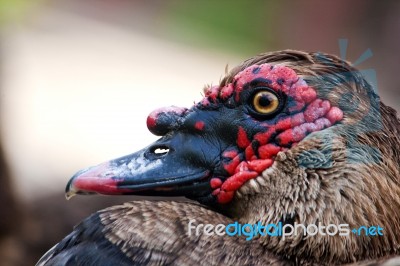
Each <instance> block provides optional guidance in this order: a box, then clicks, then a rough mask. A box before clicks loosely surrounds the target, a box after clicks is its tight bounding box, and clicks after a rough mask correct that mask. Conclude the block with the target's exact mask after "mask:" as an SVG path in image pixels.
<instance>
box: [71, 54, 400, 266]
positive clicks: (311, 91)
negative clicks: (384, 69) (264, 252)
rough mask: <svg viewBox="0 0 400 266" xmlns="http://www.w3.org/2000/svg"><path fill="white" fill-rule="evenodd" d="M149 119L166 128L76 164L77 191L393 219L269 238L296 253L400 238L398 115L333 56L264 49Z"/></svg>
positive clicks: (361, 219) (243, 214)
mask: <svg viewBox="0 0 400 266" xmlns="http://www.w3.org/2000/svg"><path fill="white" fill-rule="evenodd" d="M147 126H148V129H149V130H150V131H151V132H152V133H153V134H155V135H158V136H161V138H160V139H159V140H157V141H156V142H154V143H152V144H151V145H149V146H148V147H146V148H144V149H142V150H140V151H138V152H135V153H133V154H131V155H127V156H124V157H121V158H117V159H114V160H111V161H109V162H105V163H103V164H100V165H98V166H94V167H90V168H88V169H85V170H82V171H80V172H78V173H77V174H76V175H75V176H73V177H72V179H71V180H70V181H69V183H68V185H67V188H66V192H67V195H68V196H71V195H73V194H92V193H100V194H134V195H151V196H185V197H188V198H190V199H193V200H196V201H199V202H201V203H203V204H205V205H208V206H211V207H214V208H215V209H217V210H219V211H221V212H223V213H225V214H227V215H229V216H231V217H233V218H237V219H238V220H240V221H241V222H243V223H253V224H255V223H257V222H259V221H261V222H263V223H275V224H278V223H279V222H282V223H283V224H293V223H302V224H306V225H307V224H318V223H321V224H324V225H329V224H336V225H339V224H349V228H350V229H352V228H353V227H354V228H355V227H359V226H363V225H364V226H372V225H375V226H378V225H379V226H381V227H384V228H386V229H385V230H388V231H387V235H386V236H384V237H380V238H368V237H366V236H364V237H362V236H361V237H356V236H354V235H350V236H347V237H339V236H337V237H330V238H327V237H326V236H325V237H322V236H316V237H314V238H304V236H303V235H297V236H291V237H288V238H286V239H285V240H283V239H281V238H263V239H262V240H261V241H262V242H263V244H265V245H266V246H267V247H268V248H269V249H271V250H274V251H275V252H277V253H281V254H284V255H285V256H288V257H290V256H299V255H303V256H310V257H313V258H314V259H315V260H316V261H320V262H321V261H325V262H327V261H328V262H333V261H335V262H340V261H343V262H346V261H347V262H348V261H352V260H355V259H359V258H367V257H371V258H374V257H377V256H380V255H382V254H385V253H387V252H393V250H399V249H400V237H399V236H395V233H394V232H399V231H400V214H399V212H398V210H399V209H400V179H399V168H398V165H399V163H400V154H399V152H398V150H397V149H398V148H399V146H400V139H399V134H400V130H399V121H398V119H397V117H396V113H395V111H394V110H393V109H391V108H389V107H387V106H385V105H384V104H382V103H381V102H380V100H379V97H378V96H377V95H376V94H375V92H374V91H373V89H372V88H371V86H370V85H369V84H368V82H366V81H365V79H364V78H363V77H362V75H361V74H360V72H359V71H357V70H356V69H354V68H353V67H351V66H350V65H349V64H348V63H347V62H344V61H342V60H340V59H338V58H336V57H335V56H330V55H326V54H320V53H305V52H298V51H281V52H275V53H268V54H262V55H260V56H257V57H255V58H252V59H250V60H247V61H245V62H244V63H243V64H241V65H240V66H238V67H236V68H234V69H233V70H232V71H231V72H230V73H229V74H228V75H227V76H226V77H225V78H224V79H223V80H222V81H221V83H220V84H219V85H217V86H211V87H209V88H207V89H206V90H205V97H204V98H203V99H202V100H201V101H200V102H198V103H197V104H195V105H194V106H193V107H191V108H190V109H186V108H179V107H168V108H161V109H158V110H155V111H153V112H152V113H151V114H150V115H149V116H148V118H147ZM327 250H329V252H326V251H327ZM367 251H368V252H369V253H368V254H369V255H366V254H367Z"/></svg>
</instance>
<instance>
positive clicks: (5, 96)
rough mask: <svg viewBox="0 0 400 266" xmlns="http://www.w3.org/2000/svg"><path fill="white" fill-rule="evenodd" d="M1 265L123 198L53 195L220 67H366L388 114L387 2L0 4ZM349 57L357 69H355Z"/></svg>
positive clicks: (392, 48)
mask: <svg viewBox="0 0 400 266" xmlns="http://www.w3.org/2000/svg"><path fill="white" fill-rule="evenodd" d="M0 27H1V28H0V172H1V173H0V258H1V259H0V265H32V264H34V263H35V262H36V261H37V260H38V259H39V257H40V256H41V255H42V254H43V253H44V252H45V251H46V250H48V249H49V248H50V247H51V246H52V245H54V244H55V243H57V242H58V241H59V240H60V239H61V238H62V237H63V236H64V235H66V234H67V233H68V232H70V231H71V229H72V226H73V225H75V224H76V223H78V222H79V221H80V220H81V219H82V218H83V217H85V216H87V215H89V214H90V213H91V212H93V211H95V210H98V209H101V208H103V207H106V206H110V205H113V204H115V203H117V202H123V201H127V200H131V199H132V198H133V197H101V196H92V197H83V196H81V197H75V198H73V199H72V200H70V201H68V202H67V201H66V200H65V198H64V187H65V185H66V183H67V181H68V180H69V178H70V177H71V176H72V175H73V174H74V173H75V172H76V171H77V170H79V169H81V168H84V167H87V166H90V165H95V164H98V163H100V162H103V161H106V160H109V159H112V158H116V157H119V156H122V155H125V154H129V153H132V152H133V151H136V150H139V149H141V148H142V147H144V146H146V145H147V144H149V143H150V142H152V141H154V140H155V139H156V137H155V136H152V135H151V134H150V133H149V132H148V130H147V128H146V124H145V119H146V117H147V115H148V113H150V112H151V111H152V110H153V109H155V108H158V107H161V106H168V105H177V106H185V107H189V106H191V105H192V104H193V102H194V101H198V100H200V99H201V94H200V93H201V91H202V88H203V87H204V85H206V84H216V83H218V82H219V80H220V78H221V77H223V75H224V73H225V67H226V65H228V67H234V66H235V65H236V64H238V63H240V62H241V61H242V60H244V59H246V58H248V57H251V56H254V55H256V54H259V53H262V52H266V51H273V50H281V49H289V48H290V49H299V50H308V51H321V52H327V53H333V54H337V55H339V54H340V50H339V44H338V41H339V39H347V40H348V48H347V53H346V59H347V60H350V61H353V62H355V61H357V60H358V59H359V57H360V56H361V55H362V54H363V53H364V52H365V51H366V50H368V49H370V50H371V51H372V53H373V56H372V57H370V58H369V59H367V60H364V61H363V62H361V63H360V64H358V65H357V67H358V68H360V69H374V70H375V71H376V77H377V88H378V91H379V94H380V95H381V97H382V98H383V101H384V102H386V103H387V104H389V105H391V106H393V107H394V108H396V109H397V110H400V109H399V108H400V102H399V99H400V90H399V87H398V83H399V75H398V73H397V71H398V70H399V69H400V53H399V48H398V47H400V2H399V1H380V2H378V1H372V0H371V1H366V0H353V1H345V0H341V1H319V0H304V1H237V2H235V1H162V0H153V1H138V0H137V1H133V0H130V1H128V0H86V1H80V0H0ZM358 61H359V60H358Z"/></svg>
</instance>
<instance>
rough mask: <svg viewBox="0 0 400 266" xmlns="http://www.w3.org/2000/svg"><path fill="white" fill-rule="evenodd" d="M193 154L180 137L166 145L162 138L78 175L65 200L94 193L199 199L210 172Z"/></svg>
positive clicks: (70, 182) (203, 191)
mask: <svg viewBox="0 0 400 266" xmlns="http://www.w3.org/2000/svg"><path fill="white" fill-rule="evenodd" d="M189 147H193V146H192V145H190V146H189ZM196 154H198V153H196V152H193V151H192V150H190V148H189V149H187V148H185V147H182V140H180V137H179V136H176V135H175V137H173V138H172V139H170V140H167V141H165V139H164V138H162V139H160V140H159V141H157V142H155V143H154V144H153V145H150V146H149V147H147V148H145V149H143V150H140V151H138V152H136V153H134V154H131V155H127V156H124V157H121V158H118V159H114V160H111V161H108V162H105V163H103V164H100V165H98V166H94V167H90V168H88V169H85V170H82V171H80V172H78V173H77V174H75V175H74V176H73V177H72V178H71V180H70V181H69V182H68V184H67V187H66V196H67V198H70V197H72V196H73V195H75V194H93V193H99V194H106V195H117V194H134V195H157V196H188V197H190V198H192V197H196V196H202V195H204V194H207V193H210V192H211V190H210V185H209V182H207V181H208V180H209V177H210V170H209V169H206V168H205V167H202V166H201V165H202V164H201V163H200V162H201V160H202V159H201V158H197V157H196V156H197V155H196ZM200 154H202V153H200ZM204 165H205V164H204Z"/></svg>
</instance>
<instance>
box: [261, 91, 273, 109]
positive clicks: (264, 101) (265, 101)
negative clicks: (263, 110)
mask: <svg viewBox="0 0 400 266" xmlns="http://www.w3.org/2000/svg"><path fill="white" fill-rule="evenodd" d="M271 102H272V99H271V96H270V95H269V94H263V95H261V97H260V98H259V101H258V103H259V104H260V105H261V106H262V107H268V106H270V105H271Z"/></svg>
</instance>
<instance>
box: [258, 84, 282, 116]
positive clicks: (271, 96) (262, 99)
mask: <svg viewBox="0 0 400 266" xmlns="http://www.w3.org/2000/svg"><path fill="white" fill-rule="evenodd" d="M279 106H280V99H279V97H278V96H277V95H276V94H275V93H273V92H271V91H269V90H262V91H258V92H257V93H255V94H254V96H253V108H254V110H255V111H256V112H257V113H259V114H262V115H268V114H272V113H274V112H275V111H276V110H277V109H278V108H279Z"/></svg>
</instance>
